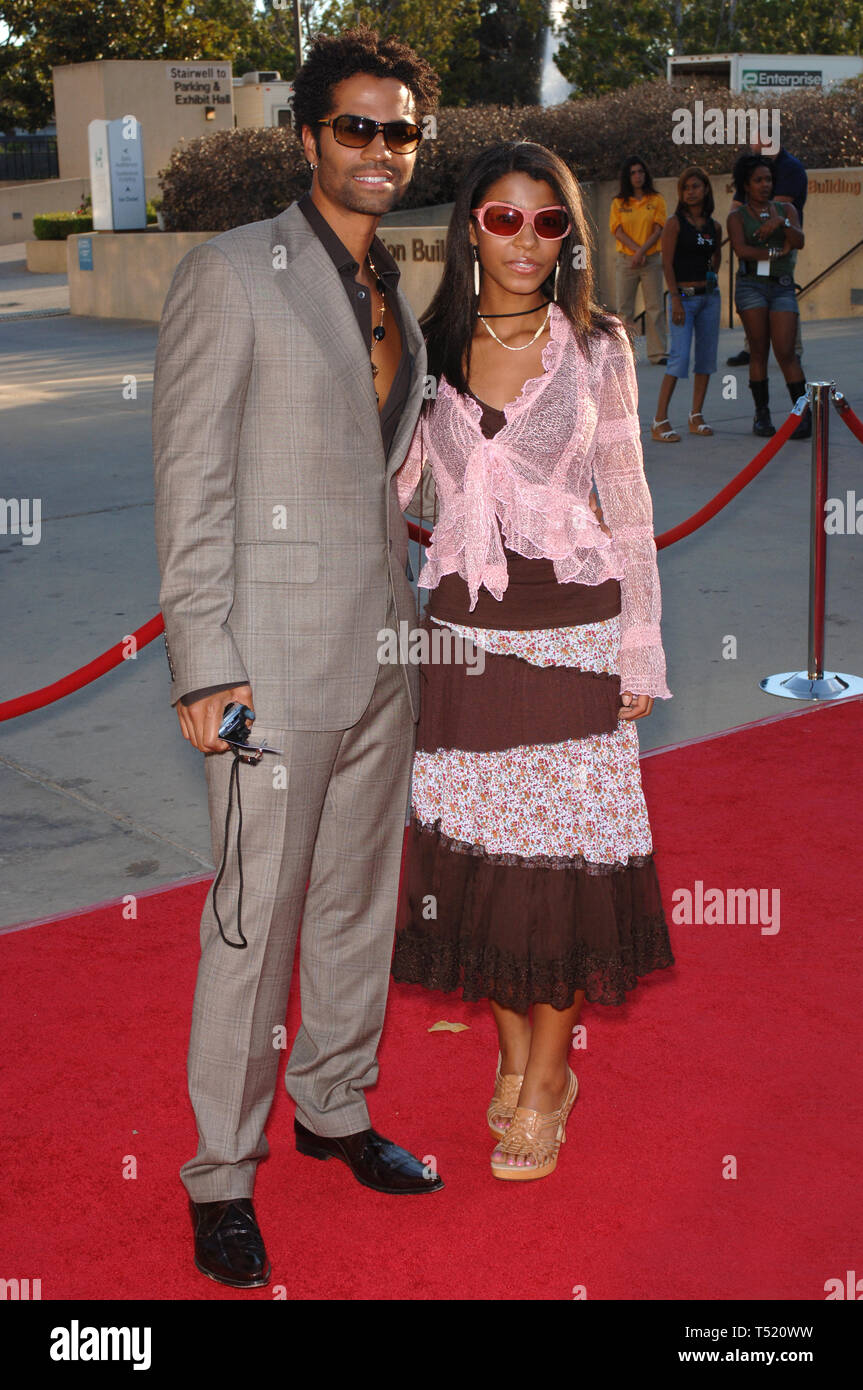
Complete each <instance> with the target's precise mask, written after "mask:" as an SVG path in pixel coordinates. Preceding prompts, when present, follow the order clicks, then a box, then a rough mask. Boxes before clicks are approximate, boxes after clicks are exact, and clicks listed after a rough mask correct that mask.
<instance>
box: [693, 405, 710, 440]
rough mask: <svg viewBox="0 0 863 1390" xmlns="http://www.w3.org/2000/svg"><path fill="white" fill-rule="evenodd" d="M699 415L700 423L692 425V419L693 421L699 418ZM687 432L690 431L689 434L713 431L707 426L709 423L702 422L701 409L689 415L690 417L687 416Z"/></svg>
mask: <svg viewBox="0 0 863 1390" xmlns="http://www.w3.org/2000/svg"><path fill="white" fill-rule="evenodd" d="M699 417H700V419H701V424H700V425H693V423H692V421H693V420H697V419H699ZM689 433H690V434H712V433H713V430H712V429H711V428H710V426H709V425H705V423H704V416H703V415H702V414H701V411H700V410H696V411H695V413H694V414H692V415H690V417H689Z"/></svg>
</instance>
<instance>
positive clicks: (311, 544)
mask: <svg viewBox="0 0 863 1390" xmlns="http://www.w3.org/2000/svg"><path fill="white" fill-rule="evenodd" d="M236 559H237V578H238V579H241V580H242V579H245V580H249V581H251V582H252V583H259V584H313V583H314V582H315V580H316V579H317V577H318V566H319V560H320V545H319V543H318V542H317V541H257V542H250V543H247V544H240V545H237V547H236Z"/></svg>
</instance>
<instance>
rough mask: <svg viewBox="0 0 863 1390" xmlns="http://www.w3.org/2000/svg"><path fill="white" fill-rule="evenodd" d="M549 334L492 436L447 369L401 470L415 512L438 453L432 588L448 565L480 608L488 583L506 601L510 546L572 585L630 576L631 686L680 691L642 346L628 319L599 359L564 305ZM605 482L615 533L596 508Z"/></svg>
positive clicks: (666, 694) (603, 341)
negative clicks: (668, 659) (648, 452)
mask: <svg viewBox="0 0 863 1390" xmlns="http://www.w3.org/2000/svg"><path fill="white" fill-rule="evenodd" d="M549 330H550V336H549V341H548V342H547V343H546V345H545V348H544V349H543V353H542V366H543V374H542V375H540V376H537V377H532V378H531V380H530V381H527V382H525V384H524V386H523V387H522V389H521V392H520V393H519V395H518V396H517V397H516V399H515V400H514V401H513V402H511V403H510V404H509V405H507V407H506V410H505V414H506V425H505V426H504V427H503V429H501V430H499V431H498V432H497V434H495V435H494V437H493V438H491V439H487V438H486V437H485V435H484V434H483V433H482V430H481V429H480V417H481V414H482V411H481V408H480V406H479V405H478V404H477V402H476V401H475V400H473V398H472V397H470V396H461V395H459V394H458V392H457V391H455V390H454V388H453V387H452V386H450V384H449V382H448V381H447V380H446V378H445V377H441V379H440V381H439V382H438V387H437V397H436V399H435V402H434V405H433V407H432V409H431V413H430V414H429V415H428V416H421V417H420V420H419V422H418V423H417V427H416V430H415V432H414V436H413V439H412V441H411V445H410V448H409V450H408V454H407V457H406V458H405V461H404V463H403V464H402V466H401V468H400V469H399V471H398V473H397V475H396V477H397V482H398V493H399V504H400V506H401V507H402V508H403V509H404V508H405V507H407V505H408V504H409V502H410V500H411V498H412V497H413V494H414V492H415V491H416V488H417V485H418V484H419V481H420V474H421V470H422V464H423V462H424V459H425V458H426V457H427V458H428V461H429V466H430V468H431V471H432V477H433V479H434V484H435V491H436V493H437V497H438V503H439V515H438V521H437V524H436V526H435V528H434V531H433V532H432V538H431V542H430V545H429V548H428V551H427V555H426V563H425V564H424V565H423V568H422V570H421V572H420V575H419V579H418V583H419V585H420V587H421V588H423V589H433V588H435V587H436V586H437V585H438V584H439V583H440V580H441V579H442V577H443V576H444V575H445V574H452V573H458V574H460V575H461V576H462V578H463V579H464V580H465V582H466V583H467V586H468V589H469V591H470V599H471V602H470V607H471V609H473V608H474V607H475V606H476V601H477V596H478V593H479V586H480V584H484V585H485V587H486V588H487V589H488V590H489V592H490V593H492V594H493V595H494V597H495V598H496V599H500V598H502V597H503V592H504V590H505V589H506V587H507V584H508V582H509V581H508V574H507V565H506V556H505V555H504V553H503V546H504V542H505V543H506V545H507V546H508V547H509V549H510V550H514V551H516V552H517V553H518V554H519V555H524V556H525V557H526V558H528V559H539V558H541V557H544V558H545V559H549V560H551V561H553V563H554V572H555V575H556V577H557V579H558V582H559V583H562V584H566V583H576V582H577V583H579V584H602V583H603V582H604V581H605V580H606V579H619V580H620V590H621V615H620V623H621V645H620V688H621V690H630V691H632V692H633V693H634V694H636V695H652V696H654V697H656V698H659V699H666V700H667V699H670V698H671V691H670V690H669V689H668V686H667V685H666V683H665V653H664V651H663V649H662V639H661V635H660V628H659V621H660V616H661V612H662V605H661V598H660V590H659V571H658V569H657V564H656V545H655V543H654V539H653V505H652V502H651V498H650V492H649V491H648V487H647V481H646V479H645V476H644V463H643V459H642V453H641V433H640V427H639V421H638V385H637V382H636V376H635V364H634V361H633V356H632V349H631V347H630V345H629V341H628V339H627V338H626V336H625V334H624V332H623V329H622V327H621V329H620V331H619V333H618V334H617V335H615V336H613V337H612V336H611V335H608V334H602V335H600V336H598V337H596V338H593V339H591V352H592V360H589V359H588V358H587V357H586V356H585V355H584V354H583V353H582V351H581V350H580V348H579V346H578V343H577V340H576V338H575V334H574V333H573V331H572V327H571V325H570V323H569V320H568V319H567V317H566V315H565V314H564V313H563V311H562V310H561V309H559V308H558V307H557V305H552V309H551V316H550V320H549ZM594 481H595V483H596V488H597V492H598V495H599V500H600V503H601V505H602V510H603V519H604V521H605V523H606V525H607V526H608V527H609V528H610V529H611V532H612V535H611V536H607V535H605V533H604V532H603V531H602V529H601V527H600V525H599V522H598V521H597V520H596V518H595V516H594V514H593V512H592V511H591V509H590V505H589V501H588V499H589V496H590V489H591V486H592V484H593V482H594Z"/></svg>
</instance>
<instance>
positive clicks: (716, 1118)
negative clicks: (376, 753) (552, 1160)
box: [0, 701, 863, 1300]
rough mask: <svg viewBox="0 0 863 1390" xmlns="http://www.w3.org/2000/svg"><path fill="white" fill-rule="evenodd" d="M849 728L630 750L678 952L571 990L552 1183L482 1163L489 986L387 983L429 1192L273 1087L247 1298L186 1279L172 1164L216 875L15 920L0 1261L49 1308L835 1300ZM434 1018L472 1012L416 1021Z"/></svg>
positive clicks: (853, 1207)
mask: <svg viewBox="0 0 863 1390" xmlns="http://www.w3.org/2000/svg"><path fill="white" fill-rule="evenodd" d="M861 726H863V704H861V702H860V701H851V702H847V703H843V704H840V705H836V706H833V707H830V708H827V709H819V710H814V711H812V712H807V713H806V714H803V715H800V716H798V717H794V718H788V719H782V720H779V721H778V722H775V723H772V724H767V725H762V726H761V727H754V728H749V729H745V730H742V731H739V732H737V733H734V734H731V735H727V736H725V737H721V738H718V739H714V740H711V741H706V742H701V743H697V744H693V745H690V746H687V747H682V748H679V749H674V750H671V751H669V752H667V753H662V754H660V755H657V756H652V757H649V758H647V759H645V761H644V763H643V772H644V781H645V788H646V793H647V799H648V807H649V809H650V813H651V820H652V824H653V829H654V835H655V841H656V848H657V863H658V868H659V874H660V879H661V881H662V886H663V895H664V899H665V906H666V912H667V914H668V915H669V921H670V923H671V936H672V944H673V948H674V951H675V955H676V958H677V964H676V966H675V967H674V968H673V969H671V970H668V971H665V972H660V973H659V974H658V975H655V976H651V977H649V978H648V979H647V980H645V981H644V982H643V983H642V984H641V985H640V986H639V988H638V989H637V990H636V991H635V992H634V993H633V994H632V995H630V998H629V1002H628V1004H627V1005H626V1006H624V1007H623V1008H620V1009H607V1008H606V1009H603V1008H601V1007H599V1006H594V1007H590V1008H587V1009H585V1011H584V1013H583V1017H582V1021H583V1022H584V1023H585V1024H586V1026H587V1041H588V1046H587V1049H586V1051H580V1052H575V1053H574V1054H573V1059H574V1060H573V1065H574V1068H575V1070H576V1072H577V1074H578V1077H579V1081H580V1085H581V1090H580V1094H579V1098H578V1101H577V1102H576V1106H575V1109H574V1111H573V1114H572V1118H571V1120H570V1123H569V1138H568V1142H567V1143H566V1144H565V1145H564V1146H563V1149H562V1151H561V1159H560V1163H559V1166H558V1170H557V1172H556V1173H555V1174H554V1175H553V1176H552V1177H551V1178H548V1179H546V1180H543V1181H540V1182H535V1183H528V1184H509V1185H508V1184H505V1183H501V1182H497V1181H495V1180H494V1179H493V1178H492V1177H491V1176H490V1173H489V1169H488V1158H489V1153H490V1148H491V1143H490V1140H489V1138H488V1137H487V1132H486V1129H485V1124H484V1113H485V1107H486V1104H487V1102H488V1099H489V1097H490V1093H491V1085H492V1081H493V1076H494V1063H495V1055H496V1048H495V1044H494V1034H493V1029H492V1026H491V1023H490V1018H489V1014H488V1011H487V1006H486V1005H484V1004H482V1005H464V1004H462V1003H461V1002H460V1001H459V1000H458V999H457V997H455V996H447V997H444V996H440V995H432V994H428V993H426V992H424V991H421V990H420V989H418V988H416V987H408V986H397V985H395V986H393V988H392V992H391V996H390V1007H389V1013H388V1017H387V1024H386V1028H385V1031H384V1036H383V1042H382V1047H381V1053H380V1059H381V1076H380V1080H379V1082H378V1085H377V1087H376V1088H375V1090H374V1091H372V1092H370V1093H369V1098H370V1107H371V1113H372V1120H373V1123H374V1125H375V1127H376V1128H377V1129H379V1130H380V1131H382V1132H383V1133H384V1134H386V1135H388V1136H389V1137H391V1138H393V1139H396V1140H397V1141H398V1142H399V1143H402V1144H404V1145H405V1146H406V1147H408V1148H411V1149H412V1150H413V1151H414V1152H415V1153H417V1154H418V1155H421V1156H424V1155H427V1154H434V1155H435V1156H436V1158H437V1162H438V1166H439V1169H440V1171H441V1173H442V1175H443V1177H444V1179H445V1181H446V1184H447V1186H446V1188H445V1190H444V1191H443V1192H441V1193H439V1194H437V1195H433V1196H429V1197H425V1198H399V1199H397V1198H389V1197H385V1196H382V1195H379V1194H376V1193H373V1192H369V1191H367V1190H366V1189H364V1188H361V1187H359V1186H358V1185H357V1184H356V1183H355V1182H354V1180H353V1178H352V1177H351V1175H350V1173H349V1172H348V1170H347V1169H346V1168H345V1167H344V1166H343V1165H341V1164H338V1163H336V1162H329V1163H319V1162H316V1161H314V1160H312V1159H308V1158H302V1157H300V1155H298V1154H297V1153H296V1152H295V1150H294V1148H293V1142H292V1138H293V1131H292V1118H293V1116H292V1112H293V1106H292V1103H291V1102H290V1100H289V1098H288V1097H287V1095H286V1093H285V1091H284V1087H283V1085H282V1082H281V1080H280V1082H279V1086H278V1088H277V1092H276V1101H275V1104H274V1107H273V1111H272V1113H271V1117H270V1123H269V1128H268V1135H269V1139H270V1144H271V1148H272V1155H271V1157H270V1159H269V1160H268V1161H267V1162H266V1163H264V1164H262V1165H261V1167H260V1169H259V1174H258V1183H257V1188H256V1192H255V1200H256V1207H257V1211H258V1216H259V1218H260V1221H261V1226H262V1229H263V1232H264V1236H265V1239H266V1241H267V1246H268V1250H269V1254H270V1257H271V1259H272V1262H273V1283H272V1284H271V1285H270V1287H269V1288H267V1289H261V1290H257V1291H255V1292H253V1293H235V1292H233V1291H232V1290H229V1289H227V1288H224V1287H222V1286H220V1285H217V1284H214V1283H211V1282H210V1281H208V1280H206V1279H205V1278H204V1277H203V1276H202V1275H199V1274H198V1273H197V1272H196V1271H195V1270H194V1269H193V1267H192V1264H191V1232H190V1226H189V1221H188V1216H187V1211H186V1207H185V1193H184V1190H183V1188H182V1186H181V1184H180V1181H179V1178H178V1176H177V1170H178V1168H179V1167H180V1164H181V1163H182V1162H183V1161H184V1160H185V1159H186V1158H187V1157H188V1156H189V1155H190V1154H191V1152H192V1151H193V1149H194V1146H195V1129H194V1119H193V1116H192V1112H191V1109H190V1107H189V1105H188V1101H187V1098H186V1092H185V1051H186V1043H187V1036H188V1023H189V1011H190V1008H191V1001H192V991H193V986H194V978H195V969H196V961H197V932H198V919H199V915H200V908H201V903H202V901H203V897H204V894H205V889H206V885H205V884H194V885H192V886H187V887H185V888H182V889H175V890H170V891H167V892H164V893H160V894H157V895H153V896H150V897H144V898H141V899H140V900H139V903H138V913H139V915H138V920H137V921H125V920H123V918H122V916H121V912H120V907H119V906H117V907H110V908H100V909H98V910H93V911H92V912H90V913H87V914H84V915H79V916H73V917H69V918H65V919H63V920H61V921H57V922H54V923H50V924H47V925H41V926H36V927H32V928H30V929H28V930H26V931H19V932H12V933H10V934H9V935H7V936H5V937H3V938H2V940H0V951H2V959H3V978H4V981H5V984H6V990H5V993H6V996H7V997H6V1001H5V1008H4V1027H5V1031H6V1037H5V1041H4V1046H3V1051H4V1058H5V1061H6V1067H5V1081H4V1084H3V1095H2V1105H3V1120H4V1123H3V1130H4V1133H5V1139H4V1143H3V1173H4V1183H3V1186H4V1188H5V1202H4V1206H5V1213H4V1216H3V1231H4V1246H5V1249H4V1253H3V1265H4V1268H3V1269H2V1270H0V1273H2V1274H3V1275H4V1276H5V1277H11V1276H15V1277H18V1278H22V1279H23V1278H31V1279H34V1278H41V1280H42V1297H43V1299H64V1298H75V1299H110V1298H120V1299H129V1298H144V1299H216V1300H218V1299H237V1298H239V1299H244V1300H253V1299H271V1298H272V1297H273V1294H274V1289H277V1288H278V1286H280V1285H281V1286H284V1289H285V1291H286V1295H287V1297H288V1298H290V1299H312V1298H331V1299H367V1298H374V1299H402V1298H408V1299H434V1300H444V1299H555V1300H557V1299H570V1298H572V1297H573V1289H574V1287H576V1286H583V1287H584V1288H585V1289H586V1295H587V1297H588V1298H589V1299H592V1300H606V1299H639V1300H641V1299H646V1300H651V1299H701V1298H704V1299H717V1300H730V1299H744V1298H757V1299H803V1300H819V1299H823V1298H824V1297H825V1293H824V1284H825V1281H826V1280H828V1279H831V1278H840V1279H843V1280H844V1278H845V1271H846V1270H848V1269H855V1268H857V1264H859V1257H860V1242H859V1227H858V1225H857V1221H858V1210H859V1207H858V1200H857V1191H858V1184H859V1171H858V1169H857V1167H856V1162H855V1159H856V1157H857V1155H859V1138H860V1129H861V1125H860V1102H859V1088H858V1091H857V1092H855V1087H854V1082H853V1080H852V1075H853V1073H854V1071H855V1058H856V1056H857V1052H858V1044H859V1034H860V1022H859V1019H860V1004H859V994H860V987H859V978H860V976H859V949H860V938H861V929H860V928H861V923H860V917H861V913H860V869H859V863H860V850H859V840H860V827H859V807H860V791H859V789H860V786H861V781H863V752H861V737H860V736H861ZM697 880H700V881H701V883H702V884H703V888H704V892H705V893H706V892H707V891H708V889H711V888H718V889H720V890H722V892H723V894H724V893H725V892H726V891H727V890H729V889H734V888H751V887H756V888H759V889H766V890H776V889H778V890H779V892H780V895H781V896H780V903H781V918H780V930H779V931H778V933H775V934H773V935H768V934H764V933H762V931H761V928H760V926H759V925H758V924H757V923H753V924H750V925H681V924H674V922H673V920H672V918H671V912H672V907H673V904H672V894H673V893H674V892H675V890H677V889H684V888H688V889H689V890H690V891H693V890H694V888H695V883H696V881H697ZM297 1002H298V1001H297V998H296V994H295V995H294V997H293V1000H292V1008H291V1014H290V1023H291V1031H290V1036H292V1035H293V1031H294V1029H295V1027H296V1024H297V1021H298V1016H297ZM438 1019H449V1020H454V1021H461V1022H464V1023H466V1024H468V1025H469V1031H467V1032H462V1033H428V1032H427V1031H426V1030H427V1028H428V1027H429V1025H430V1024H432V1023H434V1022H435V1021H436V1020H438ZM128 1155H131V1156H133V1157H134V1158H135V1160H136V1162H137V1177H136V1178H134V1179H130V1178H125V1179H124V1177H123V1169H124V1163H127V1162H128V1159H127V1156H128ZM729 1155H731V1156H733V1158H734V1159H735V1160H736V1165H737V1177H736V1180H729V1179H726V1178H724V1177H723V1165H724V1164H727V1163H728V1156H729ZM855 1262H857V1263H855Z"/></svg>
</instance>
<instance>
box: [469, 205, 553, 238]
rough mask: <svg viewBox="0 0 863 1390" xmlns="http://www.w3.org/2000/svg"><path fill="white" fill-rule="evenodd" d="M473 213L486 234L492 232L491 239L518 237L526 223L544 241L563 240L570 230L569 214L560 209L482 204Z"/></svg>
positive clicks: (473, 209)
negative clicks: (532, 208) (533, 208)
mask: <svg viewBox="0 0 863 1390" xmlns="http://www.w3.org/2000/svg"><path fill="white" fill-rule="evenodd" d="M471 212H472V214H473V216H474V217H475V218H476V219H477V220H478V222H479V225H480V226H481V227H482V229H483V231H484V232H491V234H492V236H501V237H513V236H518V234H519V232H520V231H521V229H522V227H523V226H524V224H525V222H526V221H527V222H529V223H530V224H531V226H532V227H533V230H534V231H535V232H536V235H537V236H538V237H541V238H542V240H543V241H562V240H563V238H564V237H565V236H566V234H567V232H568V231H569V228H570V222H569V213H568V211H567V210H566V208H562V207H559V206H555V207H548V208H537V210H536V212H531V211H530V209H529V208H520V207H517V206H516V204H515V203H483V205H482V207H481V208H472V209H471Z"/></svg>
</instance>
